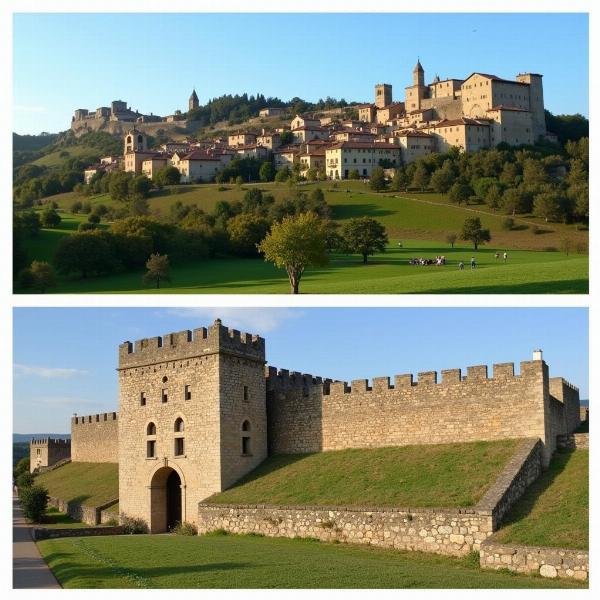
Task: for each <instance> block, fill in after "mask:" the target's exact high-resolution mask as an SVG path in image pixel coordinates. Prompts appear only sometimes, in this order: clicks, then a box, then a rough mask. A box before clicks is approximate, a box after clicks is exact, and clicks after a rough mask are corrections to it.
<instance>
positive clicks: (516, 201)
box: [502, 188, 527, 216]
mask: <svg viewBox="0 0 600 600" xmlns="http://www.w3.org/2000/svg"><path fill="white" fill-rule="evenodd" d="M502 208H503V209H504V212H506V214H509V215H513V216H514V215H515V214H516V213H524V212H526V211H527V197H526V195H525V193H524V192H523V190H521V189H520V188H508V189H507V190H505V191H504V194H502Z"/></svg>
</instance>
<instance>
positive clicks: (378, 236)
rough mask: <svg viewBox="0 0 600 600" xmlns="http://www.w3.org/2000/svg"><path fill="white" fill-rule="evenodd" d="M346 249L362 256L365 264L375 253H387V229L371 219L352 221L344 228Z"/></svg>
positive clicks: (362, 218)
mask: <svg viewBox="0 0 600 600" xmlns="http://www.w3.org/2000/svg"><path fill="white" fill-rule="evenodd" d="M342 240H343V244H344V248H345V249H346V250H347V251H348V252H352V253H356V254H360V255H362V258H363V264H365V265H366V264H367V258H368V256H370V255H373V254H375V252H385V247H386V246H387V244H388V236H387V233H386V231H385V227H384V226H383V225H382V224H381V223H380V222H379V221H376V220H375V219H372V218H371V217H357V218H354V219H350V220H349V221H348V222H346V223H345V224H344V226H343V228H342Z"/></svg>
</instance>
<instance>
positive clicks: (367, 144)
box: [329, 142, 398, 150]
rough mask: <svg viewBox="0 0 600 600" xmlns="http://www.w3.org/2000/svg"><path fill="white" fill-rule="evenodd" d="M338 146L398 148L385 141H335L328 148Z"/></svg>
mask: <svg viewBox="0 0 600 600" xmlns="http://www.w3.org/2000/svg"><path fill="white" fill-rule="evenodd" d="M339 148H357V149H360V148H365V149H367V150H375V149H378V148H384V149H396V150H397V149H398V146H396V144H388V143H387V142H337V143H335V144H332V145H331V147H330V148H329V149H330V150H338V149H339Z"/></svg>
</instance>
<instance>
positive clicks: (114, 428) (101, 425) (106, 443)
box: [71, 412, 119, 463]
mask: <svg viewBox="0 0 600 600" xmlns="http://www.w3.org/2000/svg"><path fill="white" fill-rule="evenodd" d="M71 460H72V461H73V462H110V463H118V462H119V423H118V417H117V413H116V412H109V413H100V414H96V415H87V416H84V417H79V416H77V417H72V418H71Z"/></svg>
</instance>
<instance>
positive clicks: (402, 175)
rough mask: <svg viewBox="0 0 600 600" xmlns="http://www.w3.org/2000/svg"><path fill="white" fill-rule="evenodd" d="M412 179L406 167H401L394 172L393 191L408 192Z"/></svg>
mask: <svg viewBox="0 0 600 600" xmlns="http://www.w3.org/2000/svg"><path fill="white" fill-rule="evenodd" d="M410 181H411V178H410V177H409V175H408V173H407V171H406V169H405V168H404V167H399V168H397V169H396V170H395V171H394V177H393V178H392V189H393V190H395V191H396V192H406V191H407V190H408V186H409V184H410Z"/></svg>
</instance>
